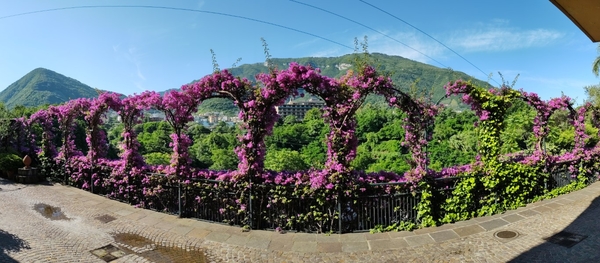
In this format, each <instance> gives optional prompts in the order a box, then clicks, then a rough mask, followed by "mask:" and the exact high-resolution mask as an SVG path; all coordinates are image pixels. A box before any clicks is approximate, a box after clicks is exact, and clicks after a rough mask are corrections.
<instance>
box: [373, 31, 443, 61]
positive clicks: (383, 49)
mask: <svg viewBox="0 0 600 263" xmlns="http://www.w3.org/2000/svg"><path fill="white" fill-rule="evenodd" d="M382 33H384V34H385V35H382V34H377V33H372V34H370V35H369V36H368V49H369V52H378V53H384V54H388V55H396V56H401V57H405V58H408V59H412V60H416V61H419V62H423V63H428V64H436V62H435V61H433V60H437V58H438V57H440V56H443V55H444V52H445V50H444V47H442V46H441V45H440V44H439V43H436V42H435V41H433V40H431V39H429V38H427V37H426V36H420V35H419V34H417V33H415V32H398V33H386V32H382ZM436 66H441V65H436Z"/></svg>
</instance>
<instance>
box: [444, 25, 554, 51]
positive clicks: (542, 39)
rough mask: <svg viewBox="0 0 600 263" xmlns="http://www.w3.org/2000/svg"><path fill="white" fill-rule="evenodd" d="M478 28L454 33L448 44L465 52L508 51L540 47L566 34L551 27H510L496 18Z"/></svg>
mask: <svg viewBox="0 0 600 263" xmlns="http://www.w3.org/2000/svg"><path fill="white" fill-rule="evenodd" d="M476 27H477V28H473V29H466V30H461V31H456V32H453V33H452V37H450V38H449V40H447V41H448V44H449V46H451V47H458V48H460V49H462V50H463V52H481V51H508V50H515V49H523V48H530V47H540V46H544V45H547V44H548V43H551V42H552V41H555V40H557V39H560V38H562V37H563V36H564V34H563V33H561V32H558V31H555V30H549V29H543V28H538V29H527V30H523V29H520V28H515V27H510V26H509V25H508V21H504V20H494V21H493V23H491V24H478V25H476Z"/></svg>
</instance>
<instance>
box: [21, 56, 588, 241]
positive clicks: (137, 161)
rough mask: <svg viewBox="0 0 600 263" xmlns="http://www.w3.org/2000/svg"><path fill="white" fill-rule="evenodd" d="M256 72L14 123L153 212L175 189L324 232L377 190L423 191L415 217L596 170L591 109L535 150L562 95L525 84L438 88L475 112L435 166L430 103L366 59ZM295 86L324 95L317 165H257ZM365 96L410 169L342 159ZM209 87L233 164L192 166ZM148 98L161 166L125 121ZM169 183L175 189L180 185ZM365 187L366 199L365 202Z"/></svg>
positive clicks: (70, 169) (133, 119)
mask: <svg viewBox="0 0 600 263" xmlns="http://www.w3.org/2000/svg"><path fill="white" fill-rule="evenodd" d="M256 79H257V81H258V83H254V84H253V83H250V81H248V80H247V79H241V78H238V77H235V76H233V75H232V74H231V73H230V72H229V71H227V70H222V71H218V72H215V73H213V74H211V75H208V76H206V77H204V78H202V79H200V80H199V81H197V82H195V83H192V84H188V85H184V86H182V88H181V91H171V92H168V93H167V94H166V95H165V96H164V97H160V96H159V95H158V94H157V93H155V92H144V93H142V94H140V95H133V96H129V97H127V98H124V99H120V98H119V96H118V95H116V94H112V93H105V94H101V95H100V96H99V97H98V98H95V99H77V100H72V101H69V102H67V103H66V104H64V105H60V106H50V107H49V108H48V109H47V110H41V111H39V112H37V113H35V114H33V115H32V116H31V118H30V119H29V120H27V121H25V120H23V119H21V120H18V121H17V123H18V124H17V125H18V129H23V130H28V129H32V127H33V126H36V127H37V125H39V127H41V128H42V129H43V132H42V136H41V141H40V142H39V146H40V148H39V150H38V153H39V154H40V159H42V158H43V160H46V161H45V164H43V167H47V168H48V169H49V170H52V171H54V173H56V174H59V175H63V174H65V175H68V176H69V178H70V180H68V181H70V182H71V183H73V184H75V185H76V186H78V187H81V188H83V189H93V188H94V187H96V190H93V191H94V192H97V193H99V194H103V195H106V196H109V197H111V198H116V199H120V200H127V201H128V202H130V203H131V204H135V205H138V206H142V207H147V208H153V209H158V210H165V209H166V210H168V209H172V207H174V202H175V201H176V200H177V199H179V198H181V200H182V201H183V207H184V208H185V209H186V211H184V212H186V213H196V214H202V216H206V217H208V216H211V215H217V216H216V217H214V220H217V221H223V222H228V223H231V224H242V225H251V226H256V225H255V223H254V222H253V221H252V217H253V216H254V217H256V216H258V217H260V219H261V220H262V221H263V222H268V224H270V225H269V226H268V227H272V228H277V227H278V228H281V229H296V230H303V231H318V232H327V231H332V230H334V229H336V227H335V225H336V224H337V223H338V222H339V221H342V222H344V223H345V224H346V225H351V226H350V227H348V228H347V229H344V230H343V231H351V230H352V229H355V228H358V224H359V223H358V222H357V219H356V217H357V216H356V215H357V214H361V213H366V212H367V210H368V209H372V208H373V207H369V205H368V204H371V203H368V204H367V205H364V204H363V206H360V205H361V204H360V202H363V201H364V202H373V204H375V203H376V202H379V201H380V200H383V197H384V196H386V197H389V196H394V195H398V194H400V193H406V192H407V191H414V190H415V189H418V190H419V191H420V194H421V195H420V203H419V205H418V207H417V210H418V217H419V220H420V224H421V225H435V224H438V223H440V222H453V221H456V220H462V219H467V218H469V217H472V216H479V215H486V214H492V213H497V212H500V211H503V210H506V209H512V208H515V207H518V206H522V205H524V204H526V203H527V202H529V201H531V200H535V199H536V198H540V196H545V195H546V194H548V193H546V192H545V191H546V190H545V189H544V187H543V186H544V184H545V183H547V182H549V181H550V178H549V173H550V170H549V169H555V166H552V165H553V164H554V163H558V162H561V163H562V161H566V162H565V163H567V165H568V167H569V168H568V169H569V172H570V173H571V174H572V175H573V176H574V177H576V178H578V184H576V185H575V184H574V186H572V187H571V188H569V189H576V188H577V187H582V185H584V184H585V183H582V182H585V181H584V180H585V178H590V177H592V176H597V175H596V173H597V171H598V168H600V165H599V164H597V162H595V160H596V159H597V157H598V150H597V149H596V148H594V149H585V148H584V145H585V144H584V143H585V139H586V135H585V123H584V118H585V115H586V112H592V116H593V120H596V122H594V123H597V119H600V118H598V117H597V115H599V114H598V113H597V111H596V110H595V109H594V108H592V107H591V106H589V105H586V106H585V107H581V108H579V109H578V111H577V112H573V117H574V118H573V125H574V126H575V133H576V134H575V148H574V150H573V151H572V152H568V153H566V154H564V155H561V156H546V155H545V154H542V153H541V146H540V145H541V141H542V140H543V138H544V137H545V136H547V134H548V130H549V129H548V120H549V117H550V116H551V115H552V113H553V112H554V111H556V110H558V109H565V108H567V109H570V108H571V104H570V100H569V99H568V98H566V97H562V98H558V99H553V100H550V101H548V102H545V101H542V100H541V99H540V98H539V96H537V95H535V94H530V93H526V92H523V91H521V92H519V91H516V90H513V89H511V88H508V87H501V88H498V89H489V90H488V89H484V88H481V87H476V86H473V85H472V84H470V83H468V82H464V81H460V80H459V81H455V82H453V83H449V84H448V85H447V86H446V87H445V88H446V91H447V94H448V95H451V94H460V95H461V96H462V97H461V99H462V101H463V102H465V103H467V104H469V105H470V106H471V109H472V110H473V111H474V112H475V113H476V115H477V116H478V118H479V121H478V123H476V126H477V129H478V136H479V137H478V139H479V156H478V159H477V161H476V162H475V163H472V164H468V165H461V166H456V167H447V168H444V169H442V170H441V171H439V172H436V171H433V170H428V169H427V165H428V162H429V160H428V156H427V151H426V145H427V143H428V142H429V140H431V133H430V132H429V131H430V129H431V127H432V126H433V124H434V118H435V116H436V114H437V113H438V110H439V108H438V107H436V106H433V105H431V104H429V103H426V102H425V101H423V100H418V99H415V98H412V97H410V96H408V95H407V94H405V93H402V92H400V91H398V90H396V89H395V88H394V86H393V83H392V81H391V80H390V78H388V77H386V76H382V75H379V74H378V73H377V71H376V70H375V69H374V68H372V67H370V66H366V65H363V66H362V67H360V68H358V69H357V70H356V71H349V72H348V73H347V74H346V75H345V76H343V77H341V78H339V79H336V78H330V77H326V76H322V75H321V73H320V71H319V69H315V68H312V67H311V66H301V65H298V64H297V63H290V65H289V67H288V68H287V69H284V70H277V69H274V68H272V69H271V70H270V72H269V73H265V74H258V75H257V76H256ZM298 88H303V89H305V90H306V91H308V92H310V93H312V94H315V95H316V96H319V97H321V98H322V99H323V100H324V102H325V105H326V106H325V108H324V115H323V117H324V119H325V120H326V121H327V123H328V125H329V128H330V132H329V134H327V137H326V139H327V161H326V164H325V168H324V169H322V170H319V169H314V168H313V169H310V170H308V171H300V172H273V171H267V170H265V169H264V158H265V153H266V148H265V143H264V139H265V137H266V136H268V135H269V134H271V132H272V130H273V126H274V124H275V123H276V121H277V119H278V118H279V116H278V115H277V112H276V111H275V107H276V106H278V105H282V104H283V103H284V102H285V100H286V98H288V97H289V96H295V95H297V89H298ZM369 94H380V95H384V96H385V98H386V100H387V102H388V103H389V105H390V106H392V107H396V108H398V109H400V110H402V111H403V112H405V113H406V116H407V117H406V118H405V120H404V126H403V128H404V130H405V135H404V141H403V142H402V143H403V146H406V147H407V148H408V149H409V150H410V152H411V154H412V159H411V160H410V162H409V163H410V168H411V169H410V170H409V171H408V172H406V173H405V174H395V173H391V172H385V171H381V172H377V173H365V172H362V171H354V170H352V169H351V168H350V162H351V161H352V160H353V159H354V157H355V156H356V148H357V137H356V134H355V133H356V125H357V122H356V119H355V113H356V111H357V110H358V108H359V107H360V106H361V105H362V103H363V102H364V100H365V98H366V96H367V95H369ZM215 97H222V98H228V99H230V100H231V101H232V103H234V104H235V105H237V106H238V108H239V109H240V113H239V118H240V120H242V124H241V128H242V129H243V132H244V133H243V135H241V136H240V137H239V140H240V143H241V144H240V146H239V147H237V148H236V150H235V151H236V153H237V155H238V157H239V158H240V162H239V165H238V169H237V170H235V171H209V170H195V169H193V168H192V167H191V160H190V155H189V147H190V145H192V140H191V138H189V137H188V136H187V135H186V129H187V127H188V123H189V122H190V121H191V120H192V113H194V112H196V110H197V106H198V105H199V104H200V103H202V102H203V101H205V100H207V99H209V98H215ZM513 99H524V100H525V101H527V102H528V103H529V105H531V106H532V107H534V108H535V109H536V111H537V115H536V118H535V120H534V128H533V132H534V134H535V136H536V151H535V152H534V154H533V155H528V156H525V155H507V156H501V155H500V154H499V149H500V145H501V143H502V142H501V140H500V133H501V131H502V129H503V128H504V122H503V121H504V120H503V118H504V116H505V113H506V110H507V109H508V108H509V105H510V103H511V101H512V100H513ZM150 108H154V109H158V110H161V111H163V112H164V113H165V116H166V120H167V122H168V123H169V124H170V125H171V126H172V128H173V134H171V140H172V141H171V145H170V146H171V147H173V155H172V158H171V164H170V165H168V166H148V165H146V164H145V162H144V160H143V158H142V156H141V155H140V154H139V152H138V149H139V147H140V144H139V142H138V141H137V139H136V138H137V134H136V133H135V131H134V129H133V127H134V126H135V125H136V124H138V123H140V122H141V120H142V117H143V114H144V111H146V110H148V109H150ZM110 109H112V110H114V111H116V112H117V113H118V115H119V117H120V119H121V122H122V123H123V126H124V128H123V133H122V136H123V142H122V144H121V145H120V146H121V150H122V151H121V153H120V159H119V160H106V159H105V158H104V157H105V153H106V145H107V144H106V134H105V132H104V131H103V129H102V116H103V114H105V113H106V112H107V111H108V110H110ZM81 118H83V120H84V121H85V123H86V124H87V126H88V127H87V133H86V141H87V143H88V146H89V151H88V153H87V155H86V156H84V155H83V154H82V153H81V152H80V151H79V150H78V149H76V147H75V145H74V142H73V139H74V135H73V129H74V122H75V121H76V120H77V119H81ZM30 134H32V133H27V132H23V133H22V134H21V135H22V137H18V138H17V139H16V141H17V142H18V143H17V144H19V146H23V148H22V150H23V151H32V150H35V147H36V145H35V144H34V143H31V141H32V139H39V138H31V137H30V136H31V135H30ZM55 135H59V136H60V139H61V143H60V148H59V152H58V153H57V152H56V147H55V145H54V143H53V140H54V137H55ZM55 159H56V161H54V160H55ZM42 163H44V162H42ZM561 165H562V164H561ZM561 167H562V166H561ZM150 173H162V174H167V175H169V176H159V175H152V174H150ZM454 182H457V183H456V184H454ZM415 186H416V187H415ZM174 189H177V190H180V189H181V190H182V191H183V192H182V193H181V195H180V193H179V192H175V190H174ZM452 189H454V190H452ZM450 191H452V192H450ZM365 196H368V197H369V198H371V199H369V200H371V201H368V200H367V201H366V198H364V197H365ZM361 198H362V199H361ZM359 200H362V201H359ZM373 200H375V201H373ZM292 204H294V205H292ZM296 204H299V205H296ZM299 207H300V208H299ZM401 210H402V209H400V208H399V206H398V207H394V212H393V213H394V215H393V217H394V218H397V220H396V222H395V223H394V224H395V225H394V228H397V227H401V228H404V227H409V226H412V225H411V224H405V223H402V222H403V221H402V220H406V218H407V217H406V215H405V214H402V213H406V211H401ZM169 212H174V211H171V210H169Z"/></svg>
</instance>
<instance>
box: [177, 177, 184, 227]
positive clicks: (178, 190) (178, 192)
mask: <svg viewBox="0 0 600 263" xmlns="http://www.w3.org/2000/svg"><path fill="white" fill-rule="evenodd" d="M177 197H178V198H177V202H178V205H179V218H182V217H183V216H182V214H181V180H177Z"/></svg>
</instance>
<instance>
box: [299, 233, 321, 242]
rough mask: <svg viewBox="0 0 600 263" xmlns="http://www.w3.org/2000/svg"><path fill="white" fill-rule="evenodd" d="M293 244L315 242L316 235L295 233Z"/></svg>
mask: <svg viewBox="0 0 600 263" xmlns="http://www.w3.org/2000/svg"><path fill="white" fill-rule="evenodd" d="M294 242H317V234H307V233H295V234H294Z"/></svg>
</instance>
